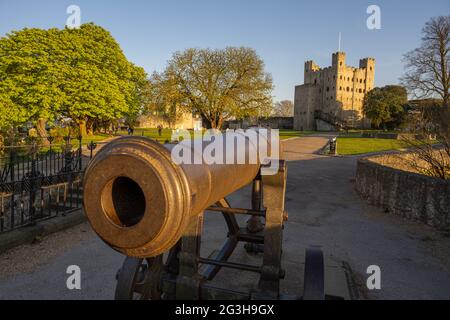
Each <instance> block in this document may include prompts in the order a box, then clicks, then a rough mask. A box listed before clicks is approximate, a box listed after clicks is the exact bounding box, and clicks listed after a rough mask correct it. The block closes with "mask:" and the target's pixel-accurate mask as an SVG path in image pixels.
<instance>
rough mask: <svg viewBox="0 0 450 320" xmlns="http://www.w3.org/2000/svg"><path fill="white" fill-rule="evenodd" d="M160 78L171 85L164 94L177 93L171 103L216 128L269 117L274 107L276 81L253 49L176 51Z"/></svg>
mask: <svg viewBox="0 0 450 320" xmlns="http://www.w3.org/2000/svg"><path fill="white" fill-rule="evenodd" d="M160 78H161V79H163V83H165V84H167V85H168V86H169V89H166V90H162V91H160V92H164V94H165V93H167V92H176V94H173V95H172V94H170V95H169V96H170V97H171V98H170V101H171V103H173V102H177V106H179V107H181V108H184V110H186V111H188V112H192V113H196V114H200V115H202V117H203V119H204V120H206V121H207V122H209V125H210V126H211V127H212V128H221V127H222V125H223V122H224V121H225V120H226V119H230V118H238V119H239V118H244V117H249V116H262V115H269V114H270V111H271V108H272V97H271V91H272V89H273V85H272V78H271V76H270V75H269V74H268V73H266V72H265V71H264V62H263V61H262V60H261V58H260V57H259V56H258V55H257V54H256V52H255V51H254V50H253V49H250V48H244V47H240V48H234V47H228V48H225V49H223V50H220V49H216V50H212V49H187V50H185V51H184V52H176V53H175V54H174V55H173V57H172V59H171V60H170V61H169V63H168V66H167V68H166V70H165V71H164V72H163V74H162V75H160ZM164 81H165V82H164ZM163 99H165V98H163Z"/></svg>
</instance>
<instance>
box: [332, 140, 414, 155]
mask: <svg viewBox="0 0 450 320" xmlns="http://www.w3.org/2000/svg"><path fill="white" fill-rule="evenodd" d="M405 147H406V144H405V143H404V142H403V141H401V140H394V139H375V138H361V137H352V136H339V137H338V139H337V153H338V154H340V155H354V154H363V153H370V152H378V151H387V150H400V149H403V148H405Z"/></svg>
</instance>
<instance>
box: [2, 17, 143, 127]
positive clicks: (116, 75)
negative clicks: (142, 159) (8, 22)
mask: <svg viewBox="0 0 450 320" xmlns="http://www.w3.org/2000/svg"><path fill="white" fill-rule="evenodd" d="M145 83H146V74H145V72H144V70H143V69H142V68H139V67H136V66H134V65H133V64H132V63H131V62H129V61H128V60H127V59H126V57H125V55H124V54H123V52H122V50H121V49H120V47H119V45H118V44H117V42H116V41H115V40H114V38H113V37H112V36H111V34H110V33H109V32H108V31H106V30H105V29H103V28H102V27H99V26H96V25H94V24H91V23H90V24H85V25H82V26H81V27H80V28H79V29H63V30H58V29H49V30H41V29H23V30H21V31H13V32H11V33H10V34H8V35H6V36H5V37H3V38H1V39H0V97H2V98H0V101H1V102H0V103H3V104H4V105H5V106H6V108H9V109H8V111H5V113H8V112H9V113H14V114H16V113H17V116H16V117H15V118H14V119H11V121H9V122H8V121H5V123H4V124H3V125H4V126H14V125H16V124H18V123H23V122H26V121H33V122H35V123H40V124H41V125H40V126H41V127H42V123H44V124H45V121H46V120H55V119H57V118H58V117H61V116H65V117H69V118H71V119H72V120H73V121H74V122H75V123H77V124H78V125H79V126H80V132H82V133H85V127H86V124H88V126H91V125H92V123H93V121H94V120H95V119H101V120H113V119H117V118H121V117H125V116H127V115H128V114H133V113H137V112H139V111H140V108H141V107H142V97H141V95H142V94H141V93H142V88H143V86H144V85H145ZM4 101H6V102H7V103H6V102H4ZM43 120H44V121H43Z"/></svg>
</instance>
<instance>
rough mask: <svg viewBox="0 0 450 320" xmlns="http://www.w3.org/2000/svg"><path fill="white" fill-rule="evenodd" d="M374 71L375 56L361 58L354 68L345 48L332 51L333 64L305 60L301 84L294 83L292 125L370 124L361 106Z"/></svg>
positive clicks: (329, 127)
mask: <svg viewBox="0 0 450 320" xmlns="http://www.w3.org/2000/svg"><path fill="white" fill-rule="evenodd" d="M374 75H375V59H373V58H365V59H361V60H360V61H359V68H354V67H350V66H347V65H346V64H345V53H344V52H336V53H333V56H332V65H331V66H330V67H326V68H323V69H322V68H320V67H319V66H318V65H316V64H315V63H314V62H313V61H306V62H305V76H304V84H303V85H299V86H296V87H295V100H294V129H295V130H334V129H335V128H336V126H337V125H338V126H339V125H344V126H350V127H364V126H365V127H367V126H369V125H370V122H368V120H367V119H364V118H363V114H362V106H363V100H364V96H365V94H366V93H367V92H369V91H370V90H372V89H373V87H374Z"/></svg>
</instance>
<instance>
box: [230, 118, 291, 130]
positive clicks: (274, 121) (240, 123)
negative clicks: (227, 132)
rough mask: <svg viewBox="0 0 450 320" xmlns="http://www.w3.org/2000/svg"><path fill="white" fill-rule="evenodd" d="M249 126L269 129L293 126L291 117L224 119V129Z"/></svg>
mask: <svg viewBox="0 0 450 320" xmlns="http://www.w3.org/2000/svg"><path fill="white" fill-rule="evenodd" d="M251 126H263V127H269V128H271V129H292V128H293V126H294V118H293V117H269V118H260V119H258V120H253V121H252V120H250V119H244V120H230V121H225V124H224V128H225V129H228V128H229V129H247V128H249V127H251Z"/></svg>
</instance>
